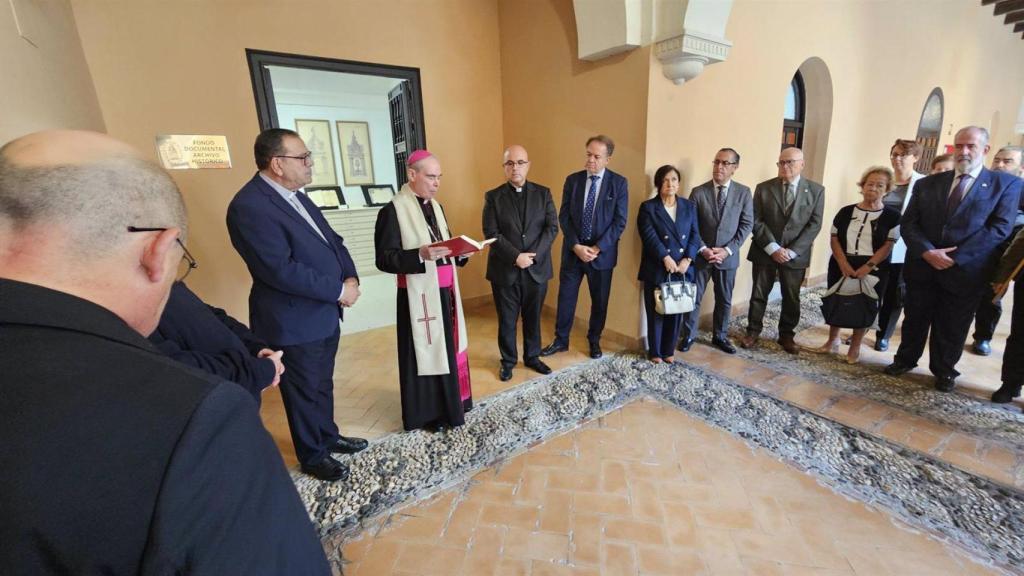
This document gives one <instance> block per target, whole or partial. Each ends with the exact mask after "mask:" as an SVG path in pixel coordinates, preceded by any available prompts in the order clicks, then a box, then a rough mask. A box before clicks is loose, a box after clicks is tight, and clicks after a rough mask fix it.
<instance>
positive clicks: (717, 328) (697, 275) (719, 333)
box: [683, 266, 736, 340]
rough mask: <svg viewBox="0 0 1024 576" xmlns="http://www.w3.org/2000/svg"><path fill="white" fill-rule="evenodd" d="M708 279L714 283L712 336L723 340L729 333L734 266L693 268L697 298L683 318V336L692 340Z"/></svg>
mask: <svg viewBox="0 0 1024 576" xmlns="http://www.w3.org/2000/svg"><path fill="white" fill-rule="evenodd" d="M708 280H712V281H714V283H715V311H714V314H713V315H712V330H713V332H712V333H711V335H712V337H713V338H714V339H716V340H725V339H727V338H728V335H729V318H730V317H731V315H732V287H733V285H735V284H736V268H732V269H730V270H719V269H718V268H715V267H714V266H705V267H703V268H694V269H693V283H694V284H695V285H696V286H697V298H696V300H695V306H694V308H693V312H688V313H687V314H686V317H685V319H684V320H683V326H684V329H683V338H684V339H686V340H692V339H693V338H695V337H696V336H697V321H698V320H699V319H700V303H701V302H702V301H703V300H704V291H705V290H706V289H707V287H708Z"/></svg>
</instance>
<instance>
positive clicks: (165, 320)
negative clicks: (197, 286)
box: [149, 282, 275, 404]
mask: <svg viewBox="0 0 1024 576" xmlns="http://www.w3.org/2000/svg"><path fill="white" fill-rule="evenodd" d="M149 341H150V342H152V343H153V344H155V345H156V347H157V348H159V349H160V351H161V352H163V353H164V354H167V355H168V356H170V357H171V358H174V359H175V360H177V361H178V362H181V363H183V364H188V365H189V366H192V367H194V368H199V369H200V370H203V371H204V372H209V373H210V374H213V375H214V376H219V377H221V378H223V379H225V380H229V381H231V382H235V383H236V384H241V386H242V388H245V389H246V391H248V392H249V393H250V394H252V396H253V398H255V399H256V403H257V404H259V402H260V393H261V392H262V391H263V389H264V388H266V387H267V386H269V385H270V383H271V382H273V380H274V375H275V370H274V363H273V362H272V361H271V360H269V359H267V358H257V357H256V354H257V353H259V351H260V350H262V349H264V348H269V345H268V344H267V343H266V342H264V341H263V340H261V339H260V338H259V337H257V336H256V335H255V334H253V333H252V332H251V331H250V330H249V329H248V328H246V327H245V325H244V324H242V323H241V322H239V321H238V320H235V319H234V318H232V317H231V316H228V314H227V312H225V311H223V310H221V309H220V308H214V307H213V306H209V305H207V304H206V303H205V302H203V301H202V300H200V299H199V297H198V296H196V295H195V293H194V292H192V291H191V290H189V289H188V286H185V284H184V283H182V282H175V283H174V286H172V287H171V295H170V297H169V298H168V299H167V306H166V307H165V308H164V313H163V315H162V316H161V317H160V325H159V326H157V327H156V331H155V332H153V333H152V334H150V335H149Z"/></svg>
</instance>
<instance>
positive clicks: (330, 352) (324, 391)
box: [227, 128, 366, 481]
mask: <svg viewBox="0 0 1024 576" xmlns="http://www.w3.org/2000/svg"><path fill="white" fill-rule="evenodd" d="M253 148H254V150H253V151H254V153H255V157H256V167H257V168H258V169H259V172H258V173H257V174H256V175H255V176H253V177H252V180H249V182H247V183H246V184H245V186H243V187H242V189H241V190H239V191H238V194H236V195H235V198H234V199H233V200H232V201H231V204H230V205H229V206H228V216H227V224H228V232H229V234H230V235H231V244H232V245H234V247H235V250H237V251H238V254H239V255H240V256H241V257H242V259H243V260H245V264H246V266H247V267H248V268H249V273H250V274H251V275H252V290H251V291H250V292H249V323H250V325H251V326H252V330H253V332H254V333H255V334H256V335H257V336H259V337H260V338H262V339H264V340H265V341H267V342H268V343H269V344H270V347H271V348H273V349H274V350H282V351H283V352H284V357H283V359H282V360H283V362H284V366H285V369H286V370H285V373H284V374H283V375H282V378H281V398H282V399H283V400H284V409H285V414H286V415H287V416H288V427H289V429H290V430H291V435H292V443H293V444H294V445H295V455H296V456H297V457H298V460H299V464H300V466H301V468H302V471H303V472H306V473H307V474H310V475H312V476H315V477H317V478H319V479H321V480H332V481H333V480H339V479H341V478H343V477H346V476H347V475H348V470H347V469H346V468H345V467H344V466H342V465H341V463H340V462H338V461H337V460H335V459H334V458H332V457H331V455H330V454H331V453H332V452H334V453H343V454H347V453H352V452H358V451H359V450H362V449H364V448H366V440H363V439H361V438H345V437H344V436H342V435H341V434H340V433H339V431H338V426H337V424H335V423H334V357H335V355H336V354H337V352H338V338H339V334H340V325H339V323H338V322H339V319H340V318H341V317H342V311H343V310H344V308H347V307H349V306H352V305H353V304H355V302H356V300H357V299H358V298H359V277H358V276H357V275H356V267H355V264H354V263H353V262H352V257H351V256H350V255H349V253H348V249H347V248H345V245H344V243H343V240H342V238H341V236H339V235H338V234H336V233H335V232H334V230H332V229H331V227H330V225H329V224H328V223H327V220H326V219H325V218H324V217H323V215H322V214H321V213H320V210H319V209H318V208H317V207H316V205H314V204H313V202H312V201H310V200H309V198H307V197H306V194H305V193H304V192H303V191H302V187H303V186H306V185H307V184H309V183H310V182H311V181H312V174H313V158H312V154H311V153H310V151H309V149H307V148H306V144H305V143H304V142H303V141H302V139H301V138H299V135H298V134H296V133H295V132H293V131H291V130H285V129H282V128H271V129H269V130H264V131H263V132H262V133H261V134H260V135H259V136H258V137H257V138H256V144H255V146H254V147H253Z"/></svg>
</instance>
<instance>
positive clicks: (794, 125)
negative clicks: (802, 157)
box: [782, 72, 806, 149]
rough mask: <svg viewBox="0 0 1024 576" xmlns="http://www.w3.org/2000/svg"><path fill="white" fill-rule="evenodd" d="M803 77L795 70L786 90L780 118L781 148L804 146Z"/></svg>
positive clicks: (804, 97)
mask: <svg viewBox="0 0 1024 576" xmlns="http://www.w3.org/2000/svg"><path fill="white" fill-rule="evenodd" d="M805 99H806V96H805V93H804V77H803V76H801V75H800V72H797V73H796V74H795V75H794V76H793V80H792V81H791V82H790V83H789V89H788V90H787V91H786V110H785V115H784V117H783V120H782V148H783V149H785V148H789V147H790V146H796V147H798V148H803V146H804V113H805V112H806V103H805Z"/></svg>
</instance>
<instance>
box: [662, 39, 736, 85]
mask: <svg viewBox="0 0 1024 576" xmlns="http://www.w3.org/2000/svg"><path fill="white" fill-rule="evenodd" d="M730 48H732V42H729V41H728V40H726V39H725V38H720V37H715V36H711V35H708V34H702V33H700V32H696V31H689V30H686V31H684V32H683V35H682V36H676V37H674V38H669V39H668V40H663V41H661V42H658V43H657V44H656V45H655V47H654V50H655V55H657V57H658V61H660V62H661V67H662V73H663V74H664V75H665V77H666V78H668V79H669V80H671V81H672V82H673V83H675V84H677V85H680V84H683V83H684V82H686V81H687V80H693V79H694V78H696V77H697V75H699V74H700V73H701V72H703V71H704V67H705V66H710V65H711V64H714V63H716V62H722V61H723V60H725V59H726V58H728V57H729V49H730Z"/></svg>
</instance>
